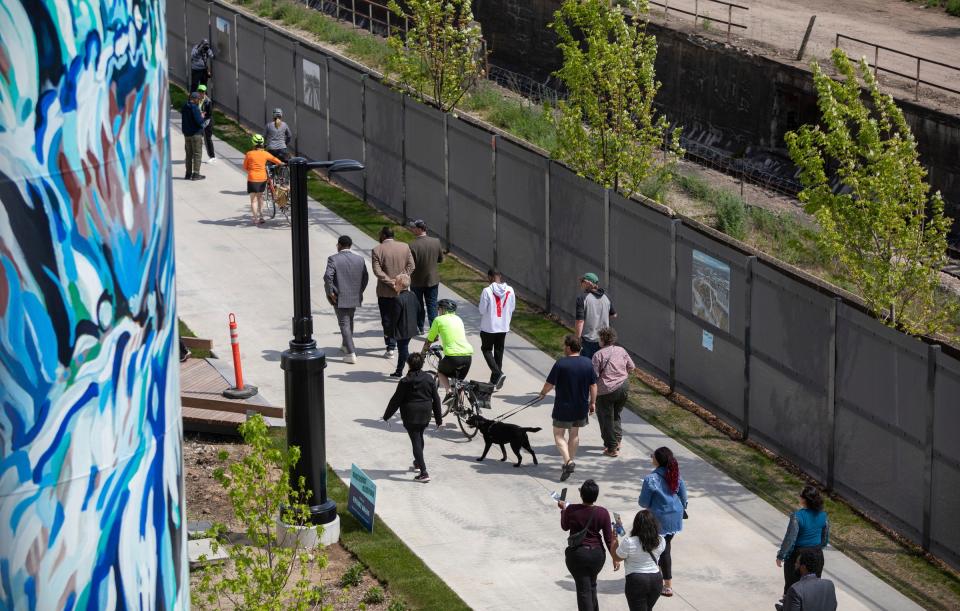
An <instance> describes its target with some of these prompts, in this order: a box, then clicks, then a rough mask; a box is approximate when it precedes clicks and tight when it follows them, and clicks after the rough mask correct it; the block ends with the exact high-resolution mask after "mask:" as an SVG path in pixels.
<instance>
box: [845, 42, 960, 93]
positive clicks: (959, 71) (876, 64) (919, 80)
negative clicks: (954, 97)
mask: <svg viewBox="0 0 960 611" xmlns="http://www.w3.org/2000/svg"><path fill="white" fill-rule="evenodd" d="M841 40H849V41H851V42H855V43H858V44H862V45H866V46H868V47H873V63H872V64H871V63H870V60H869V58H868V59H867V64H869V65H870V67H871V68H873V70H874V73H875V74H876V75H879V74H880V71H881V70H882V71H883V72H885V73H887V74H892V75H894V76H899V77H901V78H905V79H909V80H911V81H913V83H914V90H913V96H914V99H919V98H920V85H927V86H929V87H935V88H937V89H941V90H943V91H949V92H950V93H957V94H960V90H958V89H953V88H951V87H947V86H946V85H941V84H940V83H934V82H932V81H928V80H924V78H923V75H922V74H921V68H922V66H923V65H924V64H929V65H930V66H937V67H939V68H945V69H946V70H947V71H948V73H950V74H951V75H953V76H951V77H949V78H950V80H948V81H947V82H950V83H960V66H951V65H950V64H945V63H943V62H938V61H936V60H932V59H927V58H925V57H920V56H919V55H914V54H913V53H907V52H905V51H898V50H897V49H891V48H890V47H885V46H883V45H878V44H876V43H873V42H868V41H866V40H861V39H859V38H854V37H852V36H847V35H845V34H839V33H838V34H837V39H836V44H835V46H836V47H837V48H838V49H843V47H841V46H840V41H841ZM880 51H886V52H889V53H894V54H896V55H898V56H901V57H905V58H908V59H910V60H912V61H915V62H916V67H917V68H916V71H915V72H914V73H913V74H904V73H903V72H899V71H897V70H895V69H893V68H891V67H886V68H881V67H880ZM844 53H847V51H846V50H845V49H844ZM847 55H848V56H849V53H847ZM850 59H851V60H856V58H854V57H851V58H850Z"/></svg>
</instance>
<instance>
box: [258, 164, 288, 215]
mask: <svg viewBox="0 0 960 611" xmlns="http://www.w3.org/2000/svg"><path fill="white" fill-rule="evenodd" d="M265 195H266V197H264V198H263V210H262V211H261V214H263V215H264V216H268V215H269V217H270V218H273V217H275V216H277V209H278V208H279V209H280V212H282V213H283V217H284V218H285V219H288V220H289V219H290V168H288V167H287V166H286V165H280V166H274V165H268V166H267V190H266V193H265Z"/></svg>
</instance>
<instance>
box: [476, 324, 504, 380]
mask: <svg viewBox="0 0 960 611" xmlns="http://www.w3.org/2000/svg"><path fill="white" fill-rule="evenodd" d="M506 339H507V334H506V333H487V332H486V331H481V332H480V352H482V353H483V358H484V360H486V361H487V367H489V368H490V383H491V384H496V383H497V382H498V381H499V380H500V376H501V375H503V369H502V368H503V343H504V342H505V341H506Z"/></svg>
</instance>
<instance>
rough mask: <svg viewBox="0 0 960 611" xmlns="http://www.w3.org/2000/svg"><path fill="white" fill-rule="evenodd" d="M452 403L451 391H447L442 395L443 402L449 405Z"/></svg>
mask: <svg viewBox="0 0 960 611" xmlns="http://www.w3.org/2000/svg"><path fill="white" fill-rule="evenodd" d="M452 403H453V392H452V391H447V394H446V395H445V396H444V397H443V404H444V405H450V404H452Z"/></svg>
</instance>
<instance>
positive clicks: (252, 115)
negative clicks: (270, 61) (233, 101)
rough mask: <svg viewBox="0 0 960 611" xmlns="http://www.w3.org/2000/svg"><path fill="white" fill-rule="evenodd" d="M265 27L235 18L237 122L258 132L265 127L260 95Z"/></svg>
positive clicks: (264, 109) (261, 89)
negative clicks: (237, 90)
mask: <svg viewBox="0 0 960 611" xmlns="http://www.w3.org/2000/svg"><path fill="white" fill-rule="evenodd" d="M264 31H265V28H263V27H262V26H260V25H258V24H257V23H255V22H253V21H251V20H249V19H247V18H246V17H244V16H242V15H239V16H238V17H237V62H238V64H237V65H238V67H239V71H238V77H239V78H238V79H237V80H238V86H239V88H240V92H241V93H240V120H241V121H242V122H244V123H246V124H247V126H248V127H254V128H255V129H256V130H257V132H258V133H260V132H262V131H263V126H264V125H266V123H267V120H266V114H267V111H266V104H265V101H264V96H263V69H264V67H263V62H264V53H263V45H264V42H263V39H264Z"/></svg>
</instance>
